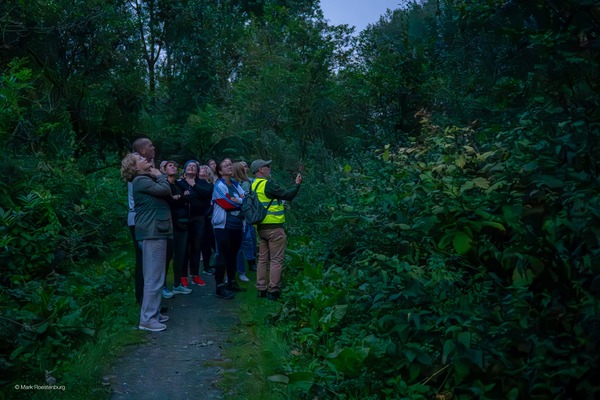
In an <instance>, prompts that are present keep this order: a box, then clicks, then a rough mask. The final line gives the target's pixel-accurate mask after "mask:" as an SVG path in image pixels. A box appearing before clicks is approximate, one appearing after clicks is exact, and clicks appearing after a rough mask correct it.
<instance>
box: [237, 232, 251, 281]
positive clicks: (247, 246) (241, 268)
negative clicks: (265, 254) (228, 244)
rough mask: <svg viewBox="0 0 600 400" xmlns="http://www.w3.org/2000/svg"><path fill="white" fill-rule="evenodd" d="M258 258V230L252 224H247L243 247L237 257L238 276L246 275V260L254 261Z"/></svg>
mask: <svg viewBox="0 0 600 400" xmlns="http://www.w3.org/2000/svg"><path fill="white" fill-rule="evenodd" d="M255 258H256V230H254V227H253V226H252V225H250V224H246V228H245V230H244V236H243V237H242V245H241V246H240V251H238V255H237V272H238V274H245V273H246V260H254V259H255Z"/></svg>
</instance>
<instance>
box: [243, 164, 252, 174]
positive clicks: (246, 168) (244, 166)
mask: <svg viewBox="0 0 600 400" xmlns="http://www.w3.org/2000/svg"><path fill="white" fill-rule="evenodd" d="M242 167H243V168H244V172H245V173H246V175H248V171H249V170H250V168H248V164H246V163H245V162H242Z"/></svg>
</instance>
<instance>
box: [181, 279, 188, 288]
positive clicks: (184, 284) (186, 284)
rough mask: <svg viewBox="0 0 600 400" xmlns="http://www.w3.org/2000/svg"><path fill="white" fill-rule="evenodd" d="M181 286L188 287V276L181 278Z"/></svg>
mask: <svg viewBox="0 0 600 400" xmlns="http://www.w3.org/2000/svg"><path fill="white" fill-rule="evenodd" d="M181 286H183V287H188V278H181Z"/></svg>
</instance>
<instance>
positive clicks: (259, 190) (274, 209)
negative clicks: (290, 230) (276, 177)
mask: <svg viewBox="0 0 600 400" xmlns="http://www.w3.org/2000/svg"><path fill="white" fill-rule="evenodd" d="M266 186H267V180H266V179H265V178H256V179H255V180H254V182H252V190H253V191H254V192H256V194H257V195H258V200H260V202H261V203H262V205H263V207H265V208H267V207H269V203H271V206H270V207H269V208H267V216H266V217H265V219H263V221H262V222H261V224H283V223H284V222H285V209H284V208H283V203H282V202H281V201H279V200H277V199H275V200H272V199H270V198H268V197H267V195H265V187H266Z"/></svg>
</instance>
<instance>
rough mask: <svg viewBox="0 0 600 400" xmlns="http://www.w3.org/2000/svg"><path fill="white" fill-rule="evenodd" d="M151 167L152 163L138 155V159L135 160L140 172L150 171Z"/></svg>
mask: <svg viewBox="0 0 600 400" xmlns="http://www.w3.org/2000/svg"><path fill="white" fill-rule="evenodd" d="M151 167H152V164H150V163H149V162H148V160H146V158H145V157H142V156H138V157H137V160H136V161H135V168H136V169H137V170H138V172H148V171H150V168H151Z"/></svg>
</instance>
